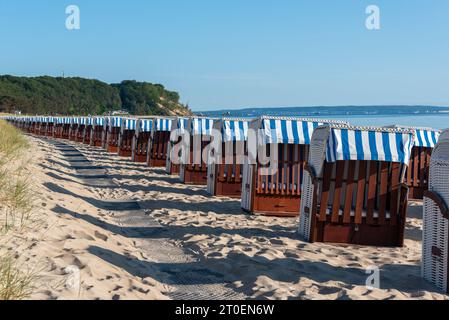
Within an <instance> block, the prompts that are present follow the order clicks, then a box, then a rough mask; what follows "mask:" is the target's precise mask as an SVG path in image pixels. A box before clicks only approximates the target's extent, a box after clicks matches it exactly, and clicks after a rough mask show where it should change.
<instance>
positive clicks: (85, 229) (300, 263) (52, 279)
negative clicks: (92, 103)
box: [0, 137, 448, 300]
mask: <svg viewBox="0 0 449 320" xmlns="http://www.w3.org/2000/svg"><path fill="white" fill-rule="evenodd" d="M28 139H29V140H30V143H31V150H30V153H31V154H32V155H33V157H32V160H31V163H30V165H29V170H30V177H31V178H32V180H33V184H34V188H35V190H36V195H37V196H38V198H39V201H38V202H37V206H36V208H35V212H34V213H35V216H38V217H39V218H38V222H39V223H37V224H36V225H35V226H34V227H33V228H28V229H25V230H24V231H23V232H22V233H21V234H20V235H17V234H15V235H14V236H12V235H8V236H5V237H2V238H0V239H1V240H0V242H1V243H0V247H1V248H2V249H1V250H2V251H8V252H10V253H13V254H14V256H15V257H16V258H17V260H18V262H19V263H20V265H21V266H22V268H28V269H29V270H32V271H33V272H34V273H35V274H36V284H35V286H36V287H35V290H34V293H33V295H32V296H31V298H32V299H105V300H108V299H188V298H195V299H447V298H448V296H446V295H444V294H442V293H441V292H439V291H438V290H437V289H436V288H435V287H433V286H432V285H431V284H429V283H427V282H425V281H424V280H423V279H422V278H421V274H420V273H421V270H420V263H421V233H422V232H421V230H422V205H421V203H418V202H414V203H411V204H410V208H409V211H408V221H407V226H406V240H405V246H404V247H403V248H378V247H366V246H363V247H359V246H350V245H331V244H323V243H314V244H309V243H306V242H303V241H301V240H300V239H299V238H298V234H297V232H296V230H297V225H298V219H291V218H273V217H263V216H251V215H247V214H244V213H243V212H242V211H241V209H240V202H239V200H235V199H229V198H212V197H210V196H208V195H207V193H206V188H205V187H198V186H186V185H183V184H180V183H179V182H178V178H177V177H175V176H168V175H166V174H165V172H164V171H163V169H154V168H148V167H146V166H145V165H144V164H136V163H132V162H130V161H129V160H127V159H123V158H120V157H118V156H117V155H113V154H107V153H105V152H104V151H102V150H100V149H96V148H92V147H90V146H84V145H80V144H75V143H73V142H69V141H59V140H50V139H45V138H36V137H28ZM373 266H374V267H377V268H379V270H380V287H381V288H380V289H372V290H370V289H368V288H367V287H366V285H365V282H366V279H367V277H368V275H367V274H366V269H367V268H370V267H373ZM73 270H75V271H73ZM78 270H79V277H78V278H76V277H75V279H79V282H77V281H75V282H74V281H73V275H74V274H75V275H78Z"/></svg>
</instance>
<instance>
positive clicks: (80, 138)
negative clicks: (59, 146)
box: [75, 117, 89, 143]
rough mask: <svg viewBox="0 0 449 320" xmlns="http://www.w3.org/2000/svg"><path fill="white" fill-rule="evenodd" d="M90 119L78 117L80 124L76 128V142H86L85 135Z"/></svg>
mask: <svg viewBox="0 0 449 320" xmlns="http://www.w3.org/2000/svg"><path fill="white" fill-rule="evenodd" d="M88 119H89V118H87V117H79V118H78V126H77V128H76V133H75V141H76V142H80V143H83V142H84V135H85V133H86V127H87V122H88Z"/></svg>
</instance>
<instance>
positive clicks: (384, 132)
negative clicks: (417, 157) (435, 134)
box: [326, 127, 414, 165]
mask: <svg viewBox="0 0 449 320" xmlns="http://www.w3.org/2000/svg"><path fill="white" fill-rule="evenodd" d="M413 136H414V135H413V132H412V131H410V130H404V129H396V130H392V129H386V128H357V127H348V128H332V127H331V128H330V135H329V139H328V141H327V147H326V161H327V162H336V161H339V160H373V161H387V162H400V163H403V164H407V165H408V163H409V161H410V153H411V149H412V147H413Z"/></svg>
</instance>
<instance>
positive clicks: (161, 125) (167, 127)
mask: <svg viewBox="0 0 449 320" xmlns="http://www.w3.org/2000/svg"><path fill="white" fill-rule="evenodd" d="M172 124H173V119H163V118H158V119H156V128H155V130H156V131H171V127H172Z"/></svg>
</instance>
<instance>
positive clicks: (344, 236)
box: [314, 222, 403, 247]
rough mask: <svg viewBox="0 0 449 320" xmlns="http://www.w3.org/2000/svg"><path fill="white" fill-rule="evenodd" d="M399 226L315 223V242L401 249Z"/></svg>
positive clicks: (401, 241)
mask: <svg viewBox="0 0 449 320" xmlns="http://www.w3.org/2000/svg"><path fill="white" fill-rule="evenodd" d="M402 229H403V227H402V226H401V225H394V226H390V225H385V224H384V225H367V224H361V225H356V224H332V223H330V222H317V224H316V226H315V239H314V241H316V242H327V243H344V244H353V245H364V246H381V247H402V246H403V240H402V239H401V237H400V235H401V230H402Z"/></svg>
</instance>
